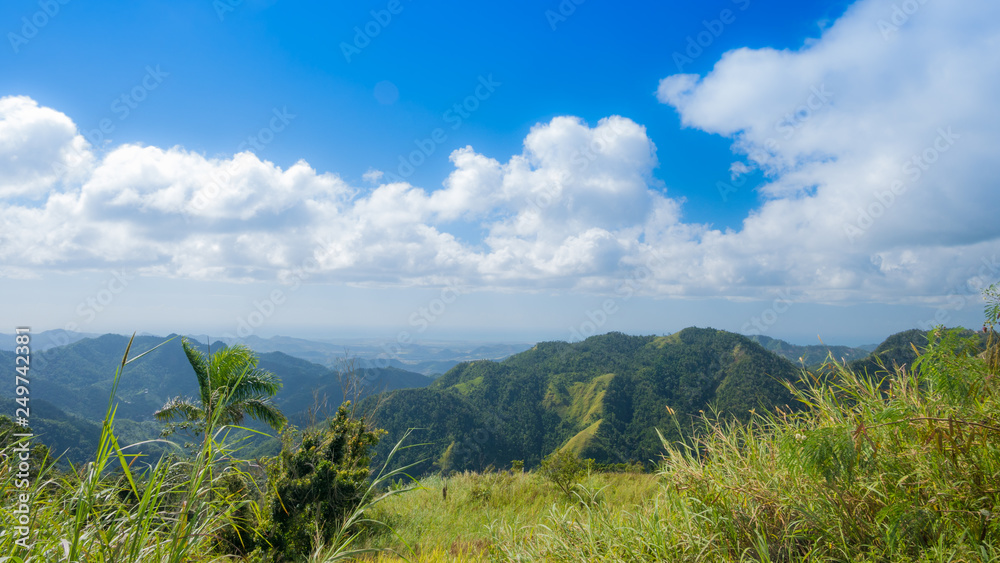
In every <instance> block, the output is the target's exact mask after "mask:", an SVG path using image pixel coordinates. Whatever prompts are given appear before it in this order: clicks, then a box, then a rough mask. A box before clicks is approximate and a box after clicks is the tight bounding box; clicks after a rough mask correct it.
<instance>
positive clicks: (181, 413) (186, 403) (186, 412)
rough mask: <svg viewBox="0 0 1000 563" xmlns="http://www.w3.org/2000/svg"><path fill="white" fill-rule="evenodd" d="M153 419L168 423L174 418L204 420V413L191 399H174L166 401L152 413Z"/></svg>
mask: <svg viewBox="0 0 1000 563" xmlns="http://www.w3.org/2000/svg"><path fill="white" fill-rule="evenodd" d="M153 418H155V419H156V420H159V421H168V420H173V419H175V418H180V419H182V420H191V421H195V420H201V419H203V418H205V411H204V410H203V409H202V408H201V407H199V406H198V405H197V404H195V402H194V401H192V400H191V399H185V398H183V397H174V398H173V399H170V400H169V401H167V402H166V403H165V404H164V405H163V407H161V408H160V410H158V411H156V412H154V413H153Z"/></svg>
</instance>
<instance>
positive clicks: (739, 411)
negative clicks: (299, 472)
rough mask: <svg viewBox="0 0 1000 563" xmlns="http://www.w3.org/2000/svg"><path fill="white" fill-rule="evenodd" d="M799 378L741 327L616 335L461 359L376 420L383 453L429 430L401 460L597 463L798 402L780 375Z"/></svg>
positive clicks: (633, 457) (639, 457)
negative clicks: (720, 421)
mask: <svg viewBox="0 0 1000 563" xmlns="http://www.w3.org/2000/svg"><path fill="white" fill-rule="evenodd" d="M797 375H798V369H797V368H796V366H795V365H794V364H792V363H791V362H790V361H788V360H787V359H785V358H782V357H780V356H777V355H775V354H773V353H771V352H768V351H767V350H765V349H764V348H763V347H762V346H761V345H760V344H758V343H756V342H754V341H752V340H750V339H748V338H746V337H744V336H741V335H738V334H733V333H729V332H724V331H719V330H714V329H700V328H688V329H685V330H683V331H681V332H678V333H676V334H673V335H671V336H665V337H654V336H628V335H625V334H621V333H609V334H605V335H602V336H594V337H591V338H588V339H587V340H584V341H583V342H577V343H574V344H569V343H565V342H542V343H539V344H537V345H536V346H535V347H533V348H532V349H530V350H528V351H526V352H522V353H520V354H516V355H514V356H511V357H509V358H507V359H505V360H503V361H501V362H495V361H477V362H467V363H463V364H460V365H458V366H456V367H455V368H453V369H451V370H450V371H448V372H447V373H445V374H444V375H443V376H441V377H440V378H438V379H437V380H436V381H435V382H434V384H433V385H431V386H429V387H427V388H423V389H408V390H401V391H397V392H394V393H391V394H389V395H387V396H383V397H381V400H382V404H381V405H380V406H379V408H378V410H377V411H376V412H375V423H376V425H378V426H380V427H382V428H385V429H386V430H388V431H389V435H388V436H387V437H386V438H385V439H383V441H382V444H381V445H380V447H381V448H383V451H385V449H387V448H389V447H391V446H392V445H393V444H395V442H396V441H397V440H398V439H399V438H400V437H401V436H402V434H403V433H404V432H405V431H406V430H407V429H408V428H418V429H419V430H417V431H416V433H415V434H414V436H413V437H412V438H411V442H426V443H428V445H427V446H423V447H420V448H411V449H409V450H404V451H403V454H402V458H401V460H400V461H401V462H402V461H417V460H419V459H422V458H423V459H424V461H423V462H422V463H421V464H420V465H419V467H418V468H417V473H420V472H426V471H431V470H433V469H447V470H465V469H482V468H484V467H487V466H489V465H494V466H497V467H504V466H508V465H509V464H510V462H511V461H512V460H518V459H519V460H524V461H525V465H526V466H527V467H532V466H535V465H537V464H538V463H539V462H540V460H541V459H542V458H543V457H544V456H545V455H547V454H549V453H550V452H552V451H554V450H557V449H560V448H568V449H572V450H573V451H575V452H577V453H578V454H580V455H582V456H583V457H587V458H594V459H595V460H597V461H598V462H605V463H621V462H632V461H638V462H647V461H648V460H651V459H653V458H655V457H656V456H657V454H658V453H659V451H661V449H662V446H661V444H660V441H659V438H658V437H657V435H656V429H660V430H661V431H662V432H664V434H665V435H666V436H667V437H668V438H670V439H679V438H680V435H679V434H680V432H679V431H678V429H677V426H678V424H679V425H680V426H681V427H682V428H685V427H689V426H690V425H691V423H692V421H693V419H694V418H695V417H697V416H699V415H700V414H701V412H703V411H704V412H710V411H713V410H714V411H717V412H719V413H722V414H723V415H724V416H732V417H735V418H737V419H746V418H747V417H748V416H750V411H751V410H752V409H772V408H774V407H775V406H781V407H782V408H789V407H785V405H787V404H789V403H791V402H792V401H791V398H790V396H789V393H788V392H787V390H786V389H785V388H784V387H783V385H782V383H781V382H782V381H794V380H795V379H797ZM374 402H375V400H374V398H372V399H369V400H368V402H367V403H366V406H369V407H370V406H371V405H372V404H373V403H374ZM668 407H669V409H672V410H673V412H674V413H675V414H674V415H672V414H671V413H670V410H669V409H668ZM675 416H676V421H677V422H676V423H675V418H674V417H675ZM685 433H686V431H685Z"/></svg>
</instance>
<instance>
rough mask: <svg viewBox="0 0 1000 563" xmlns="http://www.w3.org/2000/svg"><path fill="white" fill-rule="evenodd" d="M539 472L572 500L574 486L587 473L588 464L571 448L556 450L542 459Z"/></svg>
mask: <svg viewBox="0 0 1000 563" xmlns="http://www.w3.org/2000/svg"><path fill="white" fill-rule="evenodd" d="M588 461H590V460H588ZM538 473H539V474H540V475H541V476H542V477H544V478H545V479H547V480H548V481H550V482H552V484H554V485H555V486H557V487H559V490H561V491H562V492H563V493H565V494H566V497H567V498H569V499H571V500H572V499H573V498H574V497H573V487H575V486H576V485H577V484H579V482H580V479H582V478H583V476H584V475H586V474H587V464H585V463H584V462H583V461H581V460H580V458H578V457H576V454H574V453H573V452H571V451H569V450H556V451H554V452H552V453H551V454H549V455H548V456H546V457H545V459H543V460H542V464H541V466H539V468H538Z"/></svg>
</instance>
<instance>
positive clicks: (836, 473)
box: [0, 329, 1000, 563]
mask: <svg viewBox="0 0 1000 563" xmlns="http://www.w3.org/2000/svg"><path fill="white" fill-rule="evenodd" d="M976 342H978V340H975V341H974V340H968V339H963V338H962V337H961V336H960V334H959V331H947V330H944V329H938V330H936V331H934V332H932V333H931V335H930V342H929V344H928V346H927V348H926V349H925V350H921V351H920V355H919V358H918V360H917V361H916V362H915V363H914V365H910V366H888V367H886V368H885V370H884V371H883V372H882V373H879V374H857V373H855V372H853V371H851V370H849V369H847V368H846V367H845V366H844V365H842V364H839V363H837V362H835V361H833V360H832V359H831V361H829V362H828V363H827V364H825V365H824V367H823V368H822V369H819V370H814V371H812V372H808V371H803V373H802V375H801V378H800V380H799V381H798V382H797V383H794V384H789V389H790V391H791V392H792V393H793V394H794V395H795V397H796V398H797V399H798V401H799V402H800V404H801V405H802V408H801V409H799V410H783V409H781V408H776V409H775V410H774V411H773V412H754V413H752V416H751V418H750V422H749V423H746V424H744V423H741V422H738V421H737V420H735V419H733V418H731V417H723V416H719V415H715V414H712V413H705V414H703V415H702V416H701V418H700V419H699V420H698V421H697V422H696V424H695V431H694V432H693V433H686V435H685V437H684V438H683V439H681V440H668V439H666V438H664V439H663V454H662V457H661V459H660V460H659V463H658V466H657V468H656V470H655V471H654V472H652V473H629V472H619V473H604V472H599V471H596V470H595V469H593V468H592V467H591V468H590V469H588V467H587V466H586V465H585V464H572V466H571V467H568V466H564V467H560V466H555V467H553V466H549V471H544V470H535V471H522V470H521V469H520V468H513V469H502V470H490V471H484V472H462V473H454V474H450V475H447V476H445V475H441V474H436V475H429V476H425V477H423V478H422V479H420V480H419V481H418V482H413V481H411V480H409V479H407V478H406V476H405V470H406V468H398V469H395V470H383V471H382V472H375V473H374V474H373V475H372V476H371V477H369V476H368V472H367V469H364V470H363V478H361V479H360V480H358V479H355V481H351V482H354V483H356V484H359V485H360V486H358V487H357V488H356V489H350V492H351V494H350V495H349V497H350V498H349V501H350V502H345V503H344V504H343V507H342V510H340V511H339V512H337V513H336V517H335V518H334V520H335V521H334V522H332V523H330V522H327V523H325V524H324V523H321V522H319V519H320V517H321V515H322V514H324V512H322V511H321V510H320V507H319V504H320V503H319V502H318V501H317V502H316V503H314V504H315V505H316V511H314V512H308V511H306V512H303V514H306V516H307V518H306V519H305V520H303V521H299V523H298V524H295V525H296V526H299V528H294V527H293V528H280V527H275V514H279V515H280V514H281V511H282V510H284V511H285V513H286V514H287V513H291V512H294V511H295V510H296V509H295V507H292V508H289V507H288V506H285V505H284V504H282V495H281V494H277V492H276V491H278V490H279V488H280V487H286V486H288V485H289V483H292V484H295V485H296V486H299V487H300V488H301V487H305V488H308V487H312V486H313V484H309V483H308V476H306V477H304V476H302V475H301V474H296V475H294V476H293V477H294V479H291V478H290V477H289V476H288V475H284V476H279V477H278V478H277V479H275V475H278V474H277V473H274V472H273V471H271V472H269V470H268V469H267V467H263V466H262V463H263V465H264V466H266V465H267V462H266V460H265V461H263V462H262V461H261V460H241V459H240V455H239V445H238V444H234V443H230V441H229V438H228V436H229V435H230V434H229V433H228V432H227V429H228V427H227V426H226V425H220V426H219V427H218V428H216V429H214V430H212V431H210V432H207V433H206V435H205V436H206V437H205V440H204V442H203V443H202V444H201V446H200V448H199V449H198V451H197V452H195V453H191V454H188V455H186V456H178V457H163V458H161V459H159V460H158V461H156V462H155V463H152V464H148V465H145V466H143V465H142V464H143V463H147V462H146V460H142V459H139V458H136V457H133V456H131V455H130V454H129V453H128V450H127V449H126V450H123V449H122V448H121V447H120V446H119V445H118V442H117V440H116V438H115V433H114V415H115V410H114V405H113V404H112V403H110V402H109V407H108V416H107V418H106V420H105V424H104V432H103V434H102V437H101V441H100V448H99V450H98V451H97V452H96V456H95V459H94V461H93V462H91V463H87V464H86V465H84V466H81V467H74V468H73V469H72V470H69V471H67V470H61V469H57V468H56V467H55V466H51V465H45V466H42V465H40V466H39V467H40V469H39V470H38V472H37V474H34V475H32V476H31V478H30V489H29V490H27V491H25V489H24V488H23V487H22V486H21V485H23V484H24V483H18V482H17V479H18V477H17V475H16V473H15V471H12V470H11V467H10V464H5V466H4V468H3V469H0V471H2V473H0V483H2V484H3V495H2V496H3V499H2V500H3V511H2V512H0V518H2V522H3V530H4V531H3V533H2V535H0V553H8V554H12V556H11V559H10V561H16V562H21V561H87V562H90V561H94V562H102V563H103V562H108V563H111V562H120V561H164V562H178V563H179V562H182V561H184V562H202V561H290V560H301V561H338V560H348V559H362V560H371V561H394V560H409V561H581V562H582V561H691V562H695V561H727V562H730V561H731V562H743V561H766V562H778V561H853V562H869V561H870V562H873V563H874V562H904V561H921V562H923V561H926V562H945V561H950V562H960V561H961V562H972V561H977V562H986V561H996V560H1000V547H998V546H1000V518H997V516H996V512H997V510H998V506H997V504H998V500H1000V385H998V380H997V376H998V374H1000V353H998V346H997V341H996V339H995V338H993V337H992V335H991V338H990V339H989V341H988V344H987V346H986V348H985V349H981V348H980V347H979V346H978V345H977V344H976ZM130 361H132V359H131V358H128V356H127V353H126V357H125V358H123V361H122V364H121V366H120V370H124V369H125V368H126V365H127V364H128V363H129V362H130ZM665 408H666V409H667V410H668V411H670V412H673V411H672V409H670V407H669V405H665ZM345 420H348V421H349V419H347V418H345ZM355 422H357V421H355ZM685 423H686V421H681V420H677V419H676V417H675V424H676V425H677V426H678V428H681V427H682V426H683V425H684V424H685ZM345 424H346V423H345ZM209 428H211V425H209ZM331 428H334V427H333V426H331ZM338 428H339V430H337V429H335V430H337V432H340V433H339V434H337V433H336V432H334V434H322V433H320V434H316V435H315V436H317V437H316V438H315V439H314V440H313V441H310V440H311V439H310V438H308V437H306V438H303V441H302V442H301V443H299V444H298V446H297V447H298V448H299V450H296V453H295V455H296V456H298V455H300V452H301V451H303V450H306V449H309V448H314V449H315V451H316V452H321V451H326V450H324V448H327V447H333V446H336V447H347V446H344V444H348V445H349V444H351V443H354V441H356V439H360V437H363V436H364V435H365V432H368V431H369V430H366V429H365V428H364V427H363V425H356V426H353V427H350V428H353V430H350V431H348V430H349V428H348V426H342V427H338ZM345 428H347V429H348V430H345ZM324 436H327V437H326V438H324ZM329 436H333V438H329ZM340 438H343V440H341V441H339V442H338V441H337V440H339V439H340ZM324 440H326V441H324ZM359 443H360V442H359ZM337 444H339V445H337ZM416 447H419V446H416ZM310 451H312V450H310ZM366 451H367V449H366V448H361V449H360V450H358V451H357V452H356V453H359V454H361V457H360V458H358V459H366V458H365V457H364V455H363V454H364V453H365V452H366ZM295 459H298V458H296V457H294V456H289V457H288V458H287V459H285V461H284V462H282V463H285V464H286V465H285V466H282V467H285V469H284V470H285V471H290V469H289V467H292V466H293V465H294V460H295ZM310 459H312V458H310ZM383 461H387V462H388V467H392V456H390V457H389V459H388V460H383ZM274 463H278V462H274ZM345 463H346V462H345ZM319 464H320V465H323V464H322V462H320V463H319ZM278 465H280V463H278ZM324 467H327V468H328V469H329V468H330V467H331V464H329V463H327V464H326V465H324ZM314 469H315V467H314ZM560 469H564V470H565V471H560ZM333 470H334V471H335V472H334V473H331V474H330V475H332V477H330V478H331V479H333V481H330V482H328V483H327V484H326V485H327V486H329V485H330V483H334V484H335V485H336V486H337V487H339V486H340V485H341V484H342V483H346V482H348V481H349V479H348V477H349V475H348V473H347V472H344V470H343V468H342V467H340V468H338V467H334V468H333ZM353 471H354V473H352V474H353V475H355V476H357V475H358V474H359V473H358V472H359V471H361V470H359V469H358V467H357V466H353ZM338 472H339V473H338ZM289 479H291V480H289ZM303 483H306V485H303ZM316 486H318V485H316ZM334 488H336V487H334ZM445 488H447V491H446V493H445ZM280 490H282V491H284V490H289V489H280ZM324 490H326V489H324ZM337 490H340V489H337ZM344 490H348V489H344ZM20 494H27V495H28V498H29V499H30V506H31V510H30V517H29V519H28V523H27V526H28V528H29V529H30V536H29V541H30V549H27V550H25V549H22V547H21V544H20V543H19V536H18V533H17V531H16V526H18V525H19V522H18V518H19V517H20V515H19V514H16V513H15V512H14V510H15V508H16V507H17V503H16V501H17V499H18V497H17V496H16V495H20ZM289 494H290V493H289ZM289 498H291V497H290V496H288V495H285V500H288V499H289ZM345 498H346V497H345ZM341 500H343V499H341ZM299 504H301V505H302V506H304V507H305V508H303V507H302V506H300V507H299V510H305V509H306V508H308V505H309V502H302V503H299ZM278 507H281V508H278ZM309 518H313V519H314V520H316V521H315V522H313V521H310V520H309ZM324 526H325V527H324ZM283 529H285V530H292V531H293V532H294V533H296V534H299V535H300V536H301V537H304V538H306V540H304V541H306V543H307V544H308V549H307V550H303V549H301V546H299V547H298V549H299V555H288V553H291V552H290V551H283V552H279V551H276V550H275V549H273V546H272V544H273V543H274V540H275V538H276V537H277V536H276V535H275V533H276V532H275V530H283ZM289 541H290V540H289ZM22 542H23V540H22ZM286 547H287V546H286Z"/></svg>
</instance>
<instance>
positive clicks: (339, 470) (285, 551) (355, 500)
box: [266, 401, 385, 561]
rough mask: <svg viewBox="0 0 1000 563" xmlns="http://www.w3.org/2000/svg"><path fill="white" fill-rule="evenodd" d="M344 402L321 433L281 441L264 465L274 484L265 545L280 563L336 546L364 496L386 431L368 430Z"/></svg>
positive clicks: (314, 431)
mask: <svg viewBox="0 0 1000 563" xmlns="http://www.w3.org/2000/svg"><path fill="white" fill-rule="evenodd" d="M353 412H354V409H353V408H352V407H351V402H350V401H346V402H344V404H342V405H341V406H340V408H338V409H337V414H336V415H335V416H334V417H332V418H330V419H328V420H327V421H326V424H325V425H324V426H325V427H320V428H317V429H312V430H307V431H305V432H304V433H302V442H301V444H299V445H298V447H296V446H295V444H294V443H293V441H294V440H293V438H292V437H291V436H289V435H288V434H287V433H286V434H283V435H282V438H283V441H284V445H283V447H282V450H281V454H280V455H279V456H278V457H277V458H274V459H273V460H272V461H270V462H269V463H267V464H266V465H267V470H268V477H269V480H270V481H271V483H273V496H272V497H271V523H270V528H271V529H270V533H269V538H268V541H269V542H270V544H271V547H272V549H273V550H274V552H275V553H276V554H278V560H281V561H292V560H298V559H301V558H302V557H304V556H307V555H308V554H309V553H312V552H313V551H314V550H315V549H316V548H317V547H318V546H319V545H320V544H324V545H330V544H334V543H336V542H335V541H334V539H335V538H336V536H337V534H338V532H339V531H340V530H341V527H342V525H343V524H344V522H345V520H347V519H348V517H349V515H350V514H351V512H352V511H355V510H356V509H357V508H358V506H359V505H360V504H362V503H363V502H364V497H365V494H366V491H368V477H369V475H370V470H369V466H370V465H371V460H372V455H373V454H372V448H373V447H374V446H375V445H376V444H377V443H378V441H379V438H380V437H381V436H382V435H383V434H385V431H384V430H379V429H370V428H368V425H367V423H366V421H365V420H364V419H362V418H357V417H355V416H354V415H353V414H352V413H353Z"/></svg>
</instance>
